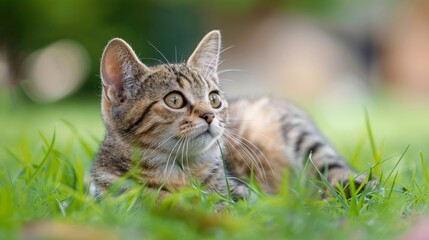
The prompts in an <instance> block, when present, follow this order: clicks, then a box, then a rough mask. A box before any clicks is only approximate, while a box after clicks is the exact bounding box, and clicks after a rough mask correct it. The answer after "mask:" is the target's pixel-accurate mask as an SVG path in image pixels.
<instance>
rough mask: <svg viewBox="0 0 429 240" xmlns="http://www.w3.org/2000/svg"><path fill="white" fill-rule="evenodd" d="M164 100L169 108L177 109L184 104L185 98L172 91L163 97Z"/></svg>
mask: <svg viewBox="0 0 429 240" xmlns="http://www.w3.org/2000/svg"><path fill="white" fill-rule="evenodd" d="M164 102H165V103H166V104H167V105H168V106H169V107H171V108H174V109H179V108H182V107H184V106H185V99H184V98H183V96H182V95H181V94H180V93H177V92H173V93H170V94H168V95H167V96H166V97H165V98H164Z"/></svg>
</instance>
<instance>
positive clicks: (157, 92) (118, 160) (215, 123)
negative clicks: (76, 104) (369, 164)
mask: <svg viewBox="0 0 429 240" xmlns="http://www.w3.org/2000/svg"><path fill="white" fill-rule="evenodd" d="M219 53H220V34H219V32H217V31H213V32H211V33H209V34H207V36H206V37H205V38H204V39H203V40H202V41H201V43H200V44H199V45H198V47H197V49H196V50H195V51H194V53H193V54H192V56H191V57H190V59H189V60H188V61H187V62H186V63H181V64H173V65H172V64H165V65H159V66H155V67H151V68H148V67H146V66H145V65H144V64H142V63H140V61H139V60H138V59H137V57H136V56H135V54H134V52H133V51H132V50H131V48H130V47H129V46H128V45H127V44H126V43H125V42H123V41H122V40H119V39H115V40H112V41H111V42H110V43H109V44H108V46H107V47H106V49H105V52H104V54H103V58H102V62H101V76H102V80H103V97H102V113H103V119H104V123H105V125H106V132H107V133H106V137H105V139H104V141H103V143H102V144H101V147H100V151H99V154H98V155H97V157H96V159H95V161H94V166H93V170H92V173H93V178H94V183H95V185H96V187H97V189H98V191H99V192H100V193H102V192H103V191H104V190H106V189H107V188H109V187H110V186H111V185H112V183H114V182H115V181H116V180H117V179H118V178H119V177H121V176H123V175H125V174H126V173H127V172H129V171H130V170H131V169H134V170H135V169H137V176H135V177H137V179H138V181H140V182H141V183H142V184H145V185H146V186H147V187H148V188H154V189H161V195H162V194H166V193H168V192H169V191H171V190H172V189H180V188H181V187H183V186H188V185H189V184H190V182H191V181H198V182H199V183H201V184H202V185H203V186H204V187H205V188H206V189H207V190H209V191H213V192H220V193H221V194H224V195H226V193H227V192H226V191H227V186H226V181H225V176H226V175H231V176H235V177H239V178H242V179H247V178H248V177H249V175H250V173H251V171H253V173H254V176H255V179H256V180H257V181H258V183H259V184H260V186H261V188H262V189H263V190H264V191H265V192H267V193H275V192H277V191H278V190H279V189H278V188H279V187H280V183H281V178H282V176H283V173H284V170H285V169H291V168H293V169H299V168H301V167H302V166H303V165H304V163H305V161H306V159H307V156H308V154H309V153H310V152H312V156H313V158H312V160H313V162H314V164H315V165H316V167H317V168H319V170H321V171H322V172H323V170H324V169H327V170H328V173H327V178H328V180H329V181H330V182H331V183H332V184H334V183H336V182H340V183H342V182H344V181H348V177H349V175H350V174H353V173H352V172H351V171H350V169H349V168H348V167H347V165H346V164H345V162H344V161H343V160H342V159H341V157H339V155H338V154H337V153H336V152H335V151H334V149H333V148H332V147H331V146H330V145H329V144H328V143H327V141H326V140H325V139H324V138H323V137H322V136H321V135H320V133H319V132H318V131H317V130H316V128H315V127H314V126H313V124H312V123H311V122H310V121H309V120H308V118H307V117H306V116H305V115H304V114H303V113H302V112H301V111H300V110H299V109H297V108H296V107H294V106H293V105H291V104H289V103H285V102H280V101H274V100H270V99H268V98H261V99H255V100H239V101H235V102H232V103H231V104H230V106H228V102H227V101H226V100H225V99H224V97H223V94H222V91H221V89H220V88H219V80H218V77H217V65H218V61H219ZM223 153H225V155H224V158H225V161H226V162H227V165H228V167H229V169H230V173H225V172H224V166H223V162H222V161H223V155H222V154H223ZM132 159H133V160H137V161H136V162H135V163H133V162H132ZM134 166H137V168H135V167H134ZM235 177H234V178H229V184H230V188H231V193H232V196H233V198H235V199H237V198H245V197H246V195H247V193H248V191H247V187H246V185H245V184H242V183H241V182H240V181H238V180H236V178H235ZM362 180H363V179H362V178H361V179H360V180H357V182H358V183H360V182H361V181H362Z"/></svg>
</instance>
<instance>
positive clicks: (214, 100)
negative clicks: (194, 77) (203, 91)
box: [209, 93, 222, 108]
mask: <svg viewBox="0 0 429 240" xmlns="http://www.w3.org/2000/svg"><path fill="white" fill-rule="evenodd" d="M209 100H210V105H211V106H212V108H220V106H221V103H222V102H221V101H220V96H219V94H217V93H210V95H209Z"/></svg>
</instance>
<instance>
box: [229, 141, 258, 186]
mask: <svg viewBox="0 0 429 240" xmlns="http://www.w3.org/2000/svg"><path fill="white" fill-rule="evenodd" d="M229 137H230V136H229ZM224 140H225V142H227V144H226V145H227V148H228V149H229V151H233V150H235V149H231V148H232V145H233V144H231V142H230V141H229V140H228V139H226V138H224ZM230 145H231V146H230ZM239 147H240V146H239ZM240 148H241V147H240ZM241 149H243V148H241ZM243 151H245V150H244V149H243ZM236 153H238V155H240V157H241V158H242V159H243V162H244V164H246V166H247V167H248V168H249V169H253V167H252V166H255V165H254V164H252V166H250V165H249V163H247V161H246V160H245V158H244V156H243V155H242V154H241V153H240V152H239V151H237V152H236ZM246 155H248V154H246ZM248 156H249V155H248ZM249 158H251V156H249ZM251 161H252V163H253V160H251ZM255 167H256V169H257V171H259V172H262V173H264V171H262V170H261V169H259V168H258V166H255ZM255 178H256V180H257V181H258V182H263V181H261V179H259V178H258V177H257V176H255ZM264 182H265V180H264Z"/></svg>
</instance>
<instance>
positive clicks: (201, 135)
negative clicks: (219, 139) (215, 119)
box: [194, 127, 214, 139]
mask: <svg viewBox="0 0 429 240" xmlns="http://www.w3.org/2000/svg"><path fill="white" fill-rule="evenodd" d="M204 136H210V137H212V138H214V135H213V133H212V131H210V127H208V128H207V129H206V130H204V131H202V132H201V133H199V134H197V135H196V136H195V137H194V139H197V138H200V137H204Z"/></svg>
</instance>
